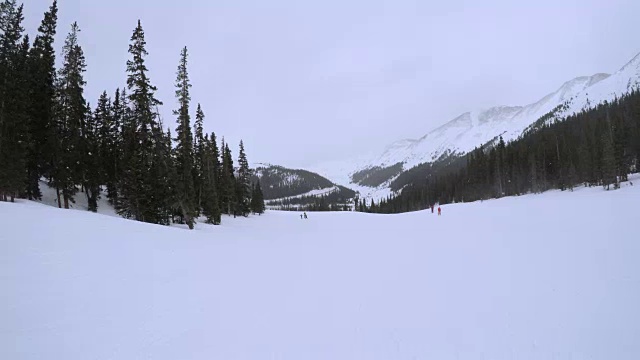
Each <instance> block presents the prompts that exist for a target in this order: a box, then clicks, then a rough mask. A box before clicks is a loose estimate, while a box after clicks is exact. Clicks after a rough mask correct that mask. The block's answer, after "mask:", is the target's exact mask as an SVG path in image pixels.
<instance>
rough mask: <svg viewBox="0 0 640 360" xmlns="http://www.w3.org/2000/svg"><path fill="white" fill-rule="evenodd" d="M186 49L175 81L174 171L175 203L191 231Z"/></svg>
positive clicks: (192, 195) (192, 199)
mask: <svg viewBox="0 0 640 360" xmlns="http://www.w3.org/2000/svg"><path fill="white" fill-rule="evenodd" d="M187 57H188V55H187V48H186V47H184V48H183V49H182V52H181V54H180V64H179V65H178V73H177V79H176V98H177V99H178V103H179V107H178V109H177V110H174V112H173V114H174V115H176V116H177V117H178V119H177V122H178V127H177V129H176V132H177V138H176V139H175V140H176V141H177V147H176V171H177V184H176V185H177V202H178V204H179V208H180V210H181V212H182V217H183V219H184V221H185V223H186V224H187V225H188V226H189V229H193V226H194V222H195V221H194V218H195V216H196V212H195V191H194V185H193V162H194V158H193V156H194V155H193V135H192V134H191V123H190V116H189V103H190V101H191V96H190V95H189V88H191V84H190V83H189V74H188V71H187Z"/></svg>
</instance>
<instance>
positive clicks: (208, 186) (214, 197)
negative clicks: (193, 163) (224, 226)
mask: <svg viewBox="0 0 640 360" xmlns="http://www.w3.org/2000/svg"><path fill="white" fill-rule="evenodd" d="M203 141H204V143H203V144H204V157H203V168H202V170H203V171H202V213H203V214H204V215H205V216H206V217H207V223H209V224H214V225H219V224H220V223H221V221H222V219H221V211H220V200H219V197H218V186H217V182H218V171H217V167H218V146H217V144H216V138H215V135H214V134H211V139H209V137H208V135H205V136H204V139H203Z"/></svg>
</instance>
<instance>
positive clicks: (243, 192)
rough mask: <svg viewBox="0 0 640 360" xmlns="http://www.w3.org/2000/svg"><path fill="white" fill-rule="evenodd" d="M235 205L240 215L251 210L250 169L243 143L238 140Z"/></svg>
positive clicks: (245, 214) (246, 213) (244, 214)
mask: <svg viewBox="0 0 640 360" xmlns="http://www.w3.org/2000/svg"><path fill="white" fill-rule="evenodd" d="M236 204H237V205H236V206H237V212H238V214H240V215H243V216H247V215H248V214H249V212H250V211H251V169H249V162H248V161H247V155H246V153H245V150H244V143H243V142H242V140H240V152H239V155H238V178H237V179H236Z"/></svg>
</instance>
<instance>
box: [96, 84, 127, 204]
mask: <svg viewBox="0 0 640 360" xmlns="http://www.w3.org/2000/svg"><path fill="white" fill-rule="evenodd" d="M121 112H122V109H121V102H120V89H118V90H116V94H115V98H114V102H113V105H112V103H111V100H110V99H109V97H108V95H107V92H106V91H105V92H103V93H102V95H100V99H99V100H98V106H97V107H96V110H95V111H94V115H93V119H94V120H93V121H94V124H95V127H96V131H97V144H96V145H97V147H98V159H99V161H100V168H99V173H100V177H101V179H103V180H104V184H105V185H106V187H107V198H108V199H109V202H110V203H112V204H115V203H116V202H117V198H118V191H117V188H116V183H117V179H118V176H119V172H118V171H119V166H118V163H119V154H120V121H121V118H122V117H121V115H120V114H121Z"/></svg>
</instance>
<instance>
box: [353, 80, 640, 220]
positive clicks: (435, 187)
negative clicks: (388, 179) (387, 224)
mask: <svg viewBox="0 0 640 360" xmlns="http://www.w3.org/2000/svg"><path fill="white" fill-rule="evenodd" d="M639 108H640V92H639V91H638V90H634V91H632V92H631V93H630V94H628V95H626V96H624V97H622V98H620V99H616V100H615V101H613V102H610V103H609V102H605V103H603V104H601V105H598V106H596V107H595V108H593V109H591V110H587V111H583V112H581V113H579V114H576V115H573V116H569V117H567V118H566V119H563V120H562V121H559V120H556V121H553V122H552V121H551V119H552V117H551V116H547V117H544V118H543V119H541V120H540V121H539V122H538V123H537V125H536V127H535V128H532V129H530V131H528V132H527V133H525V134H524V135H523V136H521V137H520V138H518V139H517V140H515V141H512V142H510V143H508V144H503V142H500V141H498V142H497V144H495V145H494V144H490V145H487V146H484V147H482V148H479V149H476V150H474V151H472V152H471V153H469V154H467V155H466V156H464V157H460V158H457V159H451V160H450V161H448V162H447V163H446V164H443V163H436V164H424V165H421V166H419V167H417V168H415V169H412V170H410V171H409V172H408V173H410V174H411V175H412V177H409V176H404V177H403V176H402V175H401V176H400V177H399V178H398V179H401V178H404V179H403V181H404V185H403V187H402V192H401V194H400V195H398V196H396V197H394V198H391V199H387V200H382V201H381V202H380V203H378V204H376V209H374V210H375V211H378V212H405V211H415V210H421V209H425V208H427V207H429V206H430V205H432V204H435V203H441V204H447V203H454V202H467V201H475V200H482V199H489V198H496V197H501V196H513V195H521V194H525V193H528V192H541V191H545V190H548V189H554V188H555V189H562V190H564V189H573V188H574V187H575V186H576V185H579V184H584V185H587V186H598V185H601V186H604V187H605V188H607V189H609V188H610V186H611V185H612V184H613V185H614V188H615V187H618V186H619V182H620V180H623V179H626V178H627V174H628V173H629V172H633V171H638V167H637V164H638V159H640V149H639V148H638V145H637V144H638V142H640V132H639V131H638V127H639V126H640V112H639V111H638V109H639ZM417 174H418V175H419V176H416V175H417ZM403 175H404V174H403ZM407 179H410V181H407ZM360 207H363V206H362V204H360ZM361 210H364V209H361Z"/></svg>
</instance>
